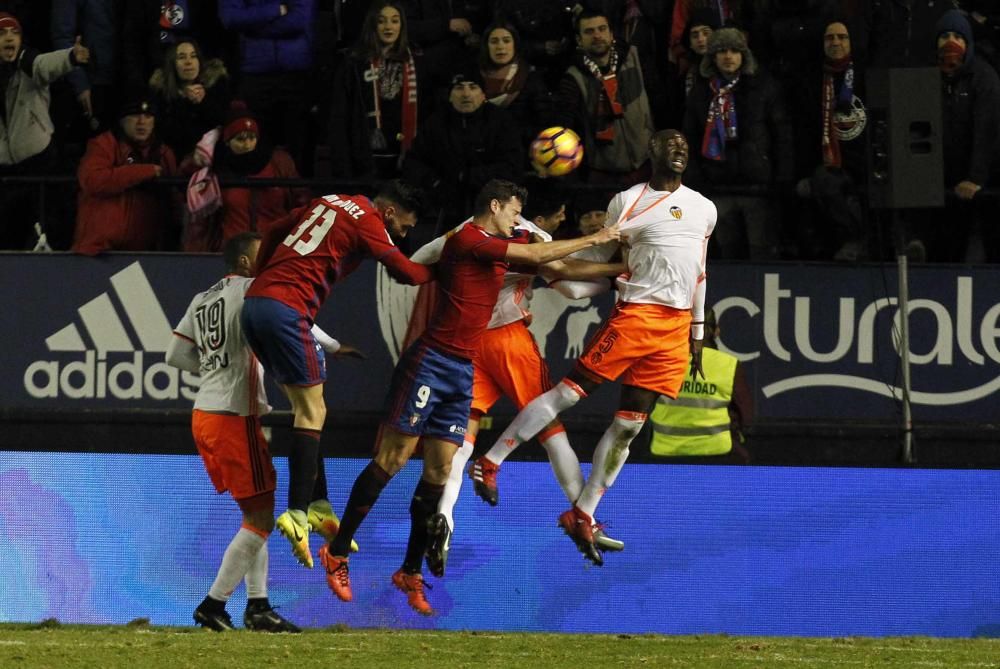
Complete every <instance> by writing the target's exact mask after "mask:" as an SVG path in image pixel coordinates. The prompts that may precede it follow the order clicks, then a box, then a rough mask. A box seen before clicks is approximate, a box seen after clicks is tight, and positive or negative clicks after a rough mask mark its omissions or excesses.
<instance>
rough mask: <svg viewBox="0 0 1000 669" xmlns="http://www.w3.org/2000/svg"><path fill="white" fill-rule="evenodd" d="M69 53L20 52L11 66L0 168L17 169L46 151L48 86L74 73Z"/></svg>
mask: <svg viewBox="0 0 1000 669" xmlns="http://www.w3.org/2000/svg"><path fill="white" fill-rule="evenodd" d="M71 52H72V49H63V50H62V51H52V52H51V53H42V54H39V53H38V52H37V51H35V50H34V49H24V48H22V49H21V53H19V54H18V55H17V60H16V61H15V62H14V63H13V64H12V67H13V73H12V74H11V77H10V80H9V81H8V82H7V90H6V91H5V92H4V97H3V102H4V104H5V108H6V116H5V117H4V118H0V165H16V164H17V163H20V162H22V161H24V160H26V159H28V158H31V157H32V156H36V155H38V154H39V153H41V152H42V151H44V150H45V147H47V146H48V145H49V143H50V142H51V141H52V132H53V130H54V127H53V125H52V118H51V117H50V116H49V98H50V95H49V84H51V83H52V82H53V81H55V80H56V79H58V78H59V77H61V76H63V75H65V74H67V73H69V71H70V70H72V69H73V64H72V62H71V60H70V53H71Z"/></svg>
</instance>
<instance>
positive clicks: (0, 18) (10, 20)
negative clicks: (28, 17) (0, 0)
mask: <svg viewBox="0 0 1000 669" xmlns="http://www.w3.org/2000/svg"><path fill="white" fill-rule="evenodd" d="M4 28H13V29H14V30H16V31H17V32H21V24H20V22H18V20H17V18H15V17H14V15H13V14H8V13H7V12H0V30H3V29H4Z"/></svg>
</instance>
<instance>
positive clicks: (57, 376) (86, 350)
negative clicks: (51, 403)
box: [24, 262, 199, 400]
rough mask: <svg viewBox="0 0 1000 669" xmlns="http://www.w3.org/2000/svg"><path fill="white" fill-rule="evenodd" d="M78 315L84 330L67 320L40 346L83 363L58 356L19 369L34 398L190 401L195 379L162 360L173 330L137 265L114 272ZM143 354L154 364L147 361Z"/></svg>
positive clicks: (78, 310) (194, 391) (194, 390)
mask: <svg viewBox="0 0 1000 669" xmlns="http://www.w3.org/2000/svg"><path fill="white" fill-rule="evenodd" d="M112 295H113V296H114V298H115V300H117V304H116V301H115V300H113V299H112ZM77 314H78V316H79V322H80V325H82V327H78V325H77V323H76V322H72V323H69V324H67V325H66V326H65V327H62V328H60V329H59V330H57V331H56V332H54V333H53V334H51V335H50V336H48V337H46V338H45V345H46V347H47V348H48V350H49V351H51V352H53V353H60V354H72V353H82V354H83V359H82V360H81V359H79V358H78V359H76V360H72V361H70V362H68V363H65V362H64V360H65V359H66V357H67V356H65V355H62V356H60V359H57V360H35V361H34V362H32V363H31V364H30V365H28V367H27V369H25V371H24V389H25V390H26V391H27V392H28V394H29V395H31V397H34V398H36V399H47V398H51V399H55V398H68V399H103V398H108V397H112V398H116V399H122V400H131V399H142V398H144V397H145V398H149V399H154V400H176V399H179V398H181V397H183V398H186V399H192V400H193V399H194V396H195V393H196V392H197V388H198V384H199V379H198V377H197V376H195V375H193V374H190V373H188V372H181V371H180V370H178V369H176V368H174V367H170V366H169V365H167V364H166V363H165V362H164V361H163V354H164V353H165V352H166V350H167V345H168V344H169V343H170V337H171V336H172V334H171V333H172V328H171V325H170V321H169V320H167V315H166V314H165V313H164V312H163V307H162V306H160V302H159V300H158V299H157V298H156V294H155V293H154V292H153V287H152V286H151V285H150V284H149V280H148V279H147V278H146V274H145V272H143V271H142V266H141V265H140V264H139V263H138V262H134V263H132V264H131V265H129V266H128V267H126V268H125V269H123V270H121V271H119V272H117V273H116V274H114V275H113V276H112V277H111V290H110V291H105V292H103V293H101V294H100V295H98V296H97V297H95V298H93V299H92V300H90V301H88V302H87V303H85V304H83V305H82V306H80V307H79V308H77ZM122 315H124V319H123V318H122ZM147 357H151V358H155V361H154V362H152V364H147V360H146V358H147Z"/></svg>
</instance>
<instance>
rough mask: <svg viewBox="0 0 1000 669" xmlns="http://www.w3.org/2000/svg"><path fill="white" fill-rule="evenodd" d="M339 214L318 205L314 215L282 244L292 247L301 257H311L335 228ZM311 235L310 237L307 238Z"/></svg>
mask: <svg viewBox="0 0 1000 669" xmlns="http://www.w3.org/2000/svg"><path fill="white" fill-rule="evenodd" d="M336 217H337V214H336V212H334V211H333V209H330V208H329V207H327V206H325V205H322V204H318V205H316V207H315V208H313V210H312V215H311V216H309V218H307V219H306V220H304V221H302V222H301V223H299V225H298V227H297V228H295V229H294V230H292V232H291V234H289V235H288V236H287V237H285V241H284V242H282V243H283V244H284V245H285V246H291V247H292V250H294V251H295V252H296V253H298V254H299V255H303V256H305V255H309V254H310V253H312V252H313V251H315V250H316V248H317V247H318V246H319V245H320V244H321V243H322V242H323V239H324V238H325V237H326V234H327V233H328V232H330V228H332V227H333V222H334V220H335V219H336ZM306 233H309V234H308V236H305V237H304V238H303V236H304V235H306Z"/></svg>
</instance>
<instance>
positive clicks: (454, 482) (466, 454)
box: [438, 439, 474, 532]
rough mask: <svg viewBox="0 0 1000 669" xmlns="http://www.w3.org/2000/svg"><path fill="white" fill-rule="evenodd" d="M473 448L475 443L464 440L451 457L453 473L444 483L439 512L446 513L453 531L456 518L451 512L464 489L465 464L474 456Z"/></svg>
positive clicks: (445, 515)
mask: <svg viewBox="0 0 1000 669" xmlns="http://www.w3.org/2000/svg"><path fill="white" fill-rule="evenodd" d="M473 448H474V444H473V443H472V442H471V441H469V440H468V439H466V440H465V441H463V442H462V446H461V448H459V449H458V450H457V451H455V455H454V457H452V459H451V474H449V475H448V481H447V482H446V483H445V484H444V492H443V493H441V501H440V502H438V513H440V514H442V515H444V517H445V519H446V520H447V521H448V527H449V528H450V529H451V531H452V532H454V531H455V519H454V518H452V516H451V512H452V511H453V510H454V509H455V502H457V501H458V493H459V491H460V490H461V489H462V479H463V478H465V464H466V463H467V462H468V461H469V458H470V457H472V449H473Z"/></svg>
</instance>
